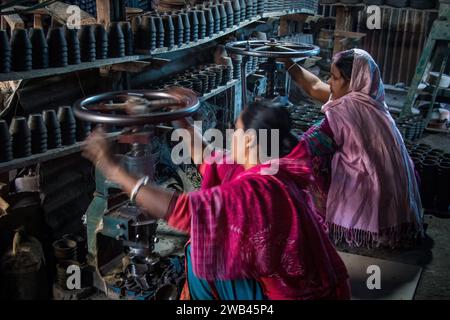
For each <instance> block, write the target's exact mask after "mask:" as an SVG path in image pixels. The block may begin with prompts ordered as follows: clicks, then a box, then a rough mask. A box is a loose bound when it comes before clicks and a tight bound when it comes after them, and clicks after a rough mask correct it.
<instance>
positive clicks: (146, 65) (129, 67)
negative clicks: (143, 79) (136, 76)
mask: <svg viewBox="0 0 450 320" xmlns="http://www.w3.org/2000/svg"><path fill="white" fill-rule="evenodd" d="M151 66H152V63H151V62H147V61H132V62H125V63H119V64H114V65H112V66H111V70H113V71H123V72H132V73H138V72H143V71H146V70H148V69H152V67H151Z"/></svg>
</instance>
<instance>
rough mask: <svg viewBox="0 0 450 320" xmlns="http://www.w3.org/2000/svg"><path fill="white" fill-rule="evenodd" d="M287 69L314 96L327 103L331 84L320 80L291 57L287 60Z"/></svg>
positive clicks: (298, 83)
mask: <svg viewBox="0 0 450 320" xmlns="http://www.w3.org/2000/svg"><path fill="white" fill-rule="evenodd" d="M285 65H286V70H288V72H289V74H290V75H291V77H292V79H294V81H295V82H296V83H297V85H299V86H300V87H301V88H302V89H303V90H305V92H306V93H307V94H308V95H309V96H311V97H312V98H314V99H316V100H318V101H320V102H323V103H326V102H327V101H328V99H329V98H330V95H331V89H330V86H329V85H328V84H327V83H325V82H323V81H322V80H320V79H319V78H318V77H317V76H316V75H314V74H313V73H311V72H309V71H308V70H306V69H304V68H302V67H300V66H299V65H298V64H296V63H295V62H294V61H292V60H291V59H289V60H287V61H285Z"/></svg>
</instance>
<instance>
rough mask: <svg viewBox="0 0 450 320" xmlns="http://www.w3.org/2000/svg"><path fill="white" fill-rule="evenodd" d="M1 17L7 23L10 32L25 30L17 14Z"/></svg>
mask: <svg viewBox="0 0 450 320" xmlns="http://www.w3.org/2000/svg"><path fill="white" fill-rule="evenodd" d="M2 17H3V19H4V20H5V21H6V23H8V25H9V27H10V28H11V30H14V29H16V28H25V23H24V22H23V20H22V18H21V17H20V16H19V15H18V14H10V15H7V16H2Z"/></svg>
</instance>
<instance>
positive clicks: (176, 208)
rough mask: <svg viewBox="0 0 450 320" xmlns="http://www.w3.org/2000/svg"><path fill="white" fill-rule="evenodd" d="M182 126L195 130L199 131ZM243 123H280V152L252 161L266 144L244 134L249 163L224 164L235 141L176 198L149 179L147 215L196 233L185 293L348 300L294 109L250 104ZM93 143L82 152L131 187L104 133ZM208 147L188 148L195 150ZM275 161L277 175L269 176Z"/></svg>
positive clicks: (140, 197)
mask: <svg viewBox="0 0 450 320" xmlns="http://www.w3.org/2000/svg"><path fill="white" fill-rule="evenodd" d="M180 123H181V125H182V126H184V127H185V128H188V129H189V130H190V131H191V133H192V135H195V134H197V133H198V132H196V131H195V129H194V127H192V126H189V125H188V124H187V123H186V122H183V121H181V122H178V124H180ZM236 128H237V129H243V130H247V129H254V130H256V132H258V130H259V129H268V130H269V131H270V130H273V129H279V138H280V139H279V140H280V144H281V151H280V152H281V154H280V158H278V159H272V160H269V161H267V162H264V163H261V161H259V160H260V159H259V158H257V159H258V161H257V163H252V162H251V161H249V159H250V158H251V155H254V154H255V152H257V150H258V148H261V147H264V146H263V144H262V143H260V141H258V137H257V136H256V135H254V134H253V133H252V132H249V133H247V131H246V133H245V134H244V139H245V151H244V155H245V156H244V160H245V161H244V162H243V164H242V165H240V164H229V163H228V162H227V161H225V160H227V159H228V160H236V158H237V156H238V155H237V154H236V149H235V147H234V145H233V149H232V152H231V153H221V152H216V153H215V154H214V155H213V158H214V159H216V160H218V159H220V160H222V161H216V162H213V161H207V162H204V163H203V164H202V165H200V168H199V169H200V172H201V174H202V175H203V182H202V186H201V189H200V190H198V191H195V192H190V193H183V194H176V193H174V192H173V191H170V190H167V189H162V188H160V187H158V186H156V185H153V184H151V183H150V184H147V185H145V186H143V187H142V188H140V190H139V192H138V194H137V197H136V201H137V204H138V205H140V206H141V207H143V208H144V209H146V212H148V214H149V215H151V216H153V217H156V218H161V219H166V220H167V221H168V223H169V225H171V226H173V227H175V228H178V229H180V230H183V231H185V232H188V233H189V235H190V244H189V245H188V246H187V249H186V257H187V259H186V261H187V267H186V269H187V270H186V273H187V283H186V285H185V289H184V293H183V298H192V299H349V298H350V290H349V285H348V275H347V271H346V268H345V265H344V264H343V262H342V260H341V259H340V257H339V255H338V253H337V252H336V249H335V248H334V246H333V244H332V242H331V241H330V239H329V237H328V235H327V233H326V228H325V225H324V224H323V220H322V219H321V215H322V213H321V212H319V211H318V209H317V208H316V206H315V205H314V203H313V199H312V197H311V194H310V192H309V191H308V186H309V185H310V184H311V183H312V179H313V176H312V171H311V164H310V162H309V159H308V154H307V146H306V144H305V142H303V141H301V142H300V143H298V141H297V140H296V139H295V138H293V137H292V135H291V134H290V124H289V116H288V114H287V113H286V111H285V110H283V109H280V108H275V107H271V106H267V105H263V104H255V105H251V106H249V107H248V108H246V109H245V110H244V111H243V112H242V114H241V115H240V117H239V119H238V120H237V121H236ZM269 135H270V134H269ZM88 141H89V143H88V144H87V147H86V148H85V150H84V155H85V156H86V157H87V158H89V159H90V160H91V161H92V162H93V163H95V164H96V166H97V167H98V168H99V169H100V170H101V171H102V172H103V173H104V174H105V176H106V177H108V179H111V180H112V181H114V182H116V183H118V184H119V185H121V187H122V189H123V190H124V191H126V192H128V193H130V192H131V191H132V189H133V188H134V186H135V185H136V183H137V182H138V177H133V176H131V175H130V174H129V173H127V172H126V171H125V170H124V169H123V168H121V167H119V166H118V165H117V164H116V163H114V162H113V160H112V157H111V156H110V155H109V152H108V148H107V145H106V142H105V140H104V138H103V135H102V133H99V132H97V133H94V134H93V135H91V136H90V137H89V138H88ZM268 145H270V144H268ZM201 151H202V150H196V149H195V144H193V145H192V146H191V155H194V154H195V153H197V152H201ZM208 160H211V159H208ZM274 164H276V166H277V167H278V170H277V172H276V173H275V172H273V173H272V174H266V173H267V171H265V170H266V169H269V168H271V166H272V165H274ZM264 172H266V173H264Z"/></svg>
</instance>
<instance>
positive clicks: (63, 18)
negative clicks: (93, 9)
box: [45, 1, 96, 25]
mask: <svg viewBox="0 0 450 320" xmlns="http://www.w3.org/2000/svg"><path fill="white" fill-rule="evenodd" d="M69 6H70V4H67V3H63V2H59V1H57V2H55V3H52V4H50V5H48V6H47V7H45V9H46V10H47V12H48V14H49V15H51V16H52V18H53V19H55V20H56V21H57V22H58V23H60V24H62V25H65V24H66V22H67V19H68V18H69V16H70V15H71V13H70V12H69V13H67V8H68V7H69ZM80 14H81V19H80V23H81V25H85V24H95V23H96V20H95V18H94V17H92V16H91V15H90V14H89V13H87V12H86V11H83V10H81V9H80Z"/></svg>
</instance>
